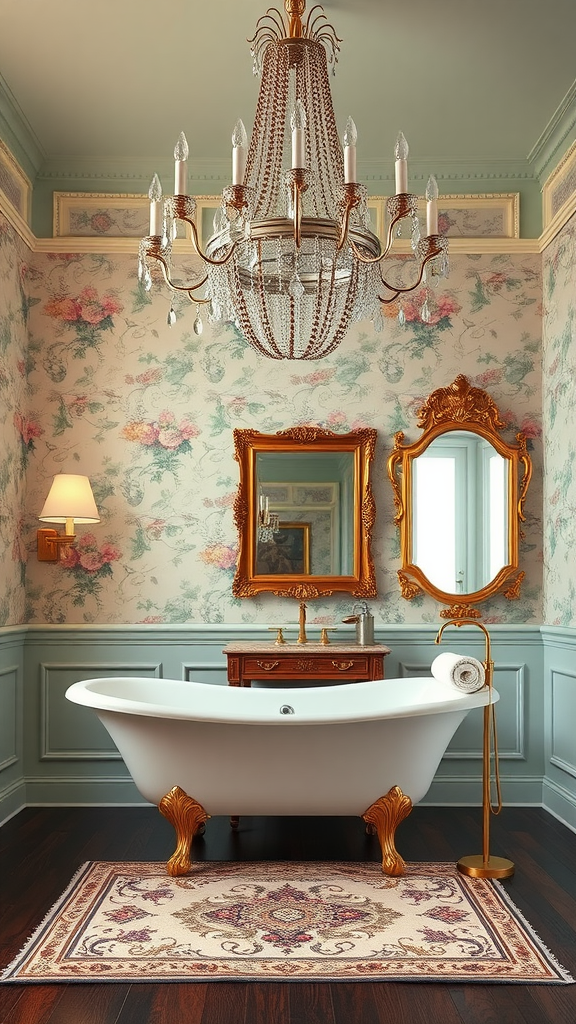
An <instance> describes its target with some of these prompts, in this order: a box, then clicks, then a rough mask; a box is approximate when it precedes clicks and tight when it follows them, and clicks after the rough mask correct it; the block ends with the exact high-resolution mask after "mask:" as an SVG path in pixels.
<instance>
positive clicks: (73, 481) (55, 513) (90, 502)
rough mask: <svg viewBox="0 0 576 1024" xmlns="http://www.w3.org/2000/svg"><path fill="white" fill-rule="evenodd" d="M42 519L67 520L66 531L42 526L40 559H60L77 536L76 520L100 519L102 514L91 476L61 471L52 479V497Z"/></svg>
mask: <svg viewBox="0 0 576 1024" xmlns="http://www.w3.org/2000/svg"><path fill="white" fill-rule="evenodd" d="M38 519H39V520H40V522H41V523H65V524H66V528H65V532H64V533H58V532H57V531H56V530H52V529H41V530H38V534H37V537H38V561H39V562H58V561H59V559H60V551H61V549H62V547H64V546H65V545H67V544H73V543H74V540H75V538H76V534H75V533H74V522H75V521H76V522H77V523H83V524H88V523H99V522H100V516H99V515H98V509H97V508H96V502H95V501H94V495H93V494H92V488H91V486H90V481H89V479H88V477H87V476H78V475H77V474H75V473H58V474H57V475H56V476H55V477H54V480H53V481H52V486H51V488H50V491H49V493H48V497H47V498H46V501H45V502H44V508H43V509H42V511H41V513H40V515H39V516H38Z"/></svg>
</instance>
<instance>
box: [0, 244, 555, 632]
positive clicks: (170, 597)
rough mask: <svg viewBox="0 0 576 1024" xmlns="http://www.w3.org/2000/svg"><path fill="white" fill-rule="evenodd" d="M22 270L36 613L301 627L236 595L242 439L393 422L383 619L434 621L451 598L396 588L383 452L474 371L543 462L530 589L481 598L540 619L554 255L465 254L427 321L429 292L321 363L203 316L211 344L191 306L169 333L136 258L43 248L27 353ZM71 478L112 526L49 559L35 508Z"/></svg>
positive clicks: (12, 612)
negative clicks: (544, 305) (547, 311)
mask: <svg viewBox="0 0 576 1024" xmlns="http://www.w3.org/2000/svg"><path fill="white" fill-rule="evenodd" d="M13 248H14V246H13ZM11 258H12V259H15V258H16V257H15V254H13V255H12V257H11ZM16 276H17V275H16V270H15V271H14V279H13V280H12V283H11V285H10V296H11V297H10V299H9V304H8V317H10V316H11V317H12V320H13V321H14V326H11V335H10V338H11V340H10V345H11V347H12V348H13V354H12V355H11V361H12V362H13V364H14V367H15V369H14V371H11V378H10V380H11V384H10V390H11V392H12V393H13V394H14V393H15V392H16V385H15V383H13V382H12V377H14V381H15V380H16V364H17V362H18V359H27V370H28V394H27V406H26V409H25V410H24V411H23V410H19V412H20V415H21V416H22V417H24V418H23V419H22V421H21V424H20V421H18V424H19V425H18V427H16V426H14V425H12V426H11V427H10V430H11V432H12V435H11V446H12V449H14V454H13V455H12V460H13V469H12V477H13V483H12V492H13V493H12V494H11V496H10V500H9V504H10V506H11V507H13V506H14V504H16V505H17V504H18V501H19V500H20V499H19V498H18V497H17V494H16V483H17V482H18V484H19V486H22V480H23V474H24V473H26V476H27V482H28V497H27V502H26V509H27V517H26V521H25V523H24V524H23V528H22V534H21V541H20V548H27V549H28V554H29V560H28V569H27V588H26V595H27V606H26V617H27V619H28V621H31V622H79V623H82V622H108V623H132V622H160V623H162V622H166V623H178V622H182V623H184V622H202V621H206V622H258V623H263V624H264V623H276V622H286V621H295V620H296V618H297V608H296V604H295V602H294V601H293V600H288V599H282V598H276V597H274V596H273V595H268V594H265V595H262V596H261V597H259V598H253V599H249V600H242V599H234V598H233V597H232V594H231V585H232V579H233V576H234V570H235V560H236V553H237V538H236V531H235V527H234V522H233V514H232V506H233V503H234V498H235V493H236V487H237V482H238V466H237V464H236V462H235V461H234V458H233V444H232V430H233V428H235V427H250V428H254V429H257V430H261V431H265V432H274V431H277V430H280V429H283V428H285V427H288V426H291V425H294V424H300V423H316V424H319V425H321V426H324V427H327V428H329V429H332V430H337V431H346V430H351V429H356V428H357V427H360V426H371V427H375V428H376V429H377V431H378V446H377V454H376V459H375V462H374V465H373V482H374V496H375V500H376V507H377V522H376V528H375V532H374V543H373V555H374V560H375V564H376V572H377V583H378V590H379V596H378V598H377V599H375V600H374V601H373V602H372V610H373V612H374V614H375V616H376V620H377V621H384V622H404V621H406V622H421V621H425V620H429V621H437V620H438V611H439V608H440V606H438V605H436V603H435V602H434V601H433V600H432V599H431V598H428V597H424V596H422V597H419V598H415V599H414V600H412V601H406V600H404V599H403V598H402V597H401V596H400V592H399V587H398V581H397V575H396V573H397V569H398V567H399V538H398V532H397V528H396V527H395V526H394V524H393V515H394V506H393V499H392V493H391V488H390V484H389V481H388V479H387V475H386V460H387V457H388V455H389V453H390V450H391V447H392V443H393V435H394V433H395V432H396V431H397V430H404V432H405V434H406V439H407V440H415V439H416V438H417V437H418V436H419V434H420V431H419V430H418V428H417V427H416V410H417V408H418V407H419V405H420V404H421V403H422V401H423V399H424V398H425V397H426V396H427V395H428V394H429V393H430V391H431V390H433V389H434V388H437V387H441V386H444V385H446V384H448V383H450V382H451V381H452V380H453V379H454V378H455V377H456V376H457V374H458V373H465V374H466V375H467V376H469V377H470V379H471V381H472V383H474V384H476V385H480V386H482V387H485V388H486V389H487V390H488V391H489V392H490V394H491V395H492V396H493V398H494V399H495V401H496V402H497V403H498V405H499V408H500V411H501V413H502V415H503V417H504V418H505V420H506V422H507V423H508V425H509V429H508V430H507V431H505V433H504V436H505V437H506V439H507V440H508V441H511V442H513V441H514V436H515V433H516V432H517V431H518V430H523V431H524V432H525V433H526V434H527V435H528V437H529V444H530V449H531V454H532V457H533V460H534V480H533V483H532V485H531V488H530V491H529V496H528V501H527V505H526V512H527V523H526V525H525V531H524V532H525V537H524V540H523V542H522V552H521V559H522V566H523V568H524V569H525V570H526V579H525V580H524V583H523V586H522V592H521V596H520V599H519V600H517V601H508V600H506V599H505V598H504V597H496V598H494V599H493V600H491V601H490V602H489V604H487V605H485V606H484V611H485V616H486V619H487V620H488V621H508V622H514V621H515V622H531V621H532V622H538V621H541V616H542V602H541V576H542V567H541V560H542V526H541V520H540V510H541V478H542V472H541V443H540V433H541V429H540V412H541V410H540V387H541V365H540V352H541V338H540V333H541V308H540V299H541V288H542V285H541V276H540V257H539V256H537V255H526V256H523V255H518V256H514V257H512V256H508V255H483V256H479V255H468V256H466V255H458V256H456V257H455V258H454V260H453V267H452V271H451V276H450V278H449V280H448V282H447V285H446V286H444V287H443V289H442V290H441V291H439V292H438V293H436V292H433V293H432V295H431V296H430V297H429V299H428V305H429V317H428V321H427V322H424V320H423V319H422V307H423V304H424V299H425V298H426V296H425V294H424V293H420V294H418V295H416V296H414V297H412V298H409V299H408V300H406V301H405V302H404V308H403V317H401V319H403V320H404V323H403V325H401V324H400V323H399V321H398V316H397V314H398V310H397V309H394V308H392V307H386V309H385V313H386V314H387V315H386V316H385V322H384V326H383V329H382V330H381V332H380V333H376V332H375V331H374V328H373V326H372V325H371V324H368V323H366V324H363V325H359V326H357V327H356V328H355V329H354V330H353V331H351V332H350V333H349V335H348V336H347V337H346V338H345V340H344V342H343V343H342V344H341V346H340V347H339V348H338V349H337V350H336V352H334V353H333V354H332V355H331V356H330V357H328V358H327V359H324V360H321V361H318V362H313V363H289V362H282V363H278V362H274V361H271V360H267V359H264V358H262V357H260V356H259V355H258V354H257V353H255V352H253V351H252V349H250V348H249V347H248V346H247V345H246V343H245V342H244V340H243V339H242V337H241V336H240V335H239V334H238V333H237V332H236V331H235V330H234V328H233V327H232V326H228V327H226V328H222V329H220V330H215V329H212V328H210V327H209V325H208V324H205V325H204V328H203V332H202V334H197V333H195V331H194V330H193V322H194V319H195V315H196V314H195V310H194V309H193V308H190V305H189V303H188V302H187V300H186V305H184V304H183V305H182V306H180V307H179V308H178V310H177V312H178V318H177V322H176V324H175V325H174V326H172V327H169V326H168V324H167V314H168V310H169V305H170V303H169V299H168V297H167V295H166V294H165V293H163V292H162V291H161V290H160V289H157V288H156V287H155V288H154V289H153V291H152V292H150V293H146V292H143V291H142V290H141V289H140V287H139V285H138V283H137V278H136V259H135V257H133V256H130V255H124V254H115V255H114V256H108V255H105V254H56V253H54V254H41V253H37V254H36V255H35V257H34V260H33V264H32V266H31V267H30V268H29V270H28V275H27V282H28V287H29V289H30V297H29V298H28V299H27V300H26V308H27V310H28V309H29V331H30V342H29V349H28V352H27V354H26V352H25V350H24V348H23V340H22V337H21V333H18V332H22V331H23V327H24V322H23V321H22V319H20V320H17V316H20V317H22V313H21V312H20V313H18V310H19V308H20V307H19V306H17V305H16V299H17V296H18V289H17V282H16ZM10 311H12V312H10ZM4 315H5V316H6V314H4ZM15 333H16V336H15ZM21 394H22V395H24V384H22V385H21ZM14 411H16V410H14ZM10 415H12V413H11V414H10ZM15 422H16V421H14V423H15ZM17 440H18V442H19V445H20V449H19V450H18V449H17V448H16V441H17ZM17 456H18V458H17ZM59 470H64V471H67V472H80V473H86V474H87V475H88V476H89V477H90V479H91V481H92V484H93V489H94V493H95V497H96V502H97V505H98V507H99V510H100V514H101V522H100V523H99V524H97V525H96V526H94V527H78V538H79V539H78V543H77V546H76V547H75V548H74V549H71V550H70V552H69V554H68V555H67V557H66V558H65V559H64V560H63V561H62V562H61V563H60V564H51V563H39V562H37V561H36V558H35V556H34V549H35V531H36V527H37V525H38V524H37V519H36V516H37V514H38V511H39V509H40V508H41V506H42V504H43V502H44V499H45V497H46V494H47V491H48V488H49V485H50V482H51V477H52V475H53V474H54V473H56V472H58V471H59ZM3 543H4V546H6V539H5V538H3ZM17 568H18V566H17ZM5 591H6V588H4V593H3V599H4V601H6V599H7V598H6V593H5ZM10 595H11V596H10V598H9V599H8V607H7V611H6V612H5V615H4V621H15V620H16V619H18V617H20V616H21V608H20V605H19V603H18V600H16V599H15V596H14V588H13V587H12V589H11V590H10ZM19 600H20V601H21V596H20V598H19ZM353 600H354V599H353V598H351V597H349V596H347V595H342V594H340V595H334V596H333V597H332V598H325V599H320V600H318V601H315V602H311V603H310V606H309V619H310V621H311V622H317V623H331V622H338V621H339V620H340V619H341V618H342V616H343V615H344V614H346V613H349V611H350V608H351V604H352V602H353Z"/></svg>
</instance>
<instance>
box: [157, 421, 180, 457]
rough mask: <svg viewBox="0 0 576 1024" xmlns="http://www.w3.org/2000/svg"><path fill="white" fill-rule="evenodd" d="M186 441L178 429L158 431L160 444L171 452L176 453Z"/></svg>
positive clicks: (171, 428)
mask: <svg viewBox="0 0 576 1024" xmlns="http://www.w3.org/2000/svg"><path fill="white" fill-rule="evenodd" d="M183 440H184V438H183V436H182V434H181V433H180V431H179V430H178V429H177V428H176V427H167V428H164V429H162V430H159V431H158V444H161V445H162V447H163V448H168V450H169V451H171V452H175V451H176V449H177V448H179V447H180V445H181V444H182V441H183Z"/></svg>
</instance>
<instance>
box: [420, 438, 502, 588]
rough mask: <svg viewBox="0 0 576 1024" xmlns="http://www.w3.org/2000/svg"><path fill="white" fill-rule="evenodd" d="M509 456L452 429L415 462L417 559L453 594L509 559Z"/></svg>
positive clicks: (481, 582) (478, 583) (484, 579)
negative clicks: (507, 457)
mask: <svg viewBox="0 0 576 1024" xmlns="http://www.w3.org/2000/svg"><path fill="white" fill-rule="evenodd" d="M507 466H508V460H506V459H504V458H502V456H501V455H499V453H498V452H497V451H496V450H495V449H494V448H493V446H492V445H491V444H490V443H489V442H488V441H486V440H485V439H484V438H483V437H481V436H479V435H477V434H473V433H471V432H468V431H464V430H463V431H448V432H447V433H446V434H441V435H440V436H439V437H437V438H435V439H434V441H433V442H432V443H431V444H430V445H429V446H428V448H427V449H426V450H425V451H424V452H423V453H422V454H421V455H419V456H418V458H416V459H415V460H414V463H413V496H414V509H413V536H412V559H413V563H414V564H415V565H417V566H419V568H420V569H421V570H422V572H423V573H424V574H425V575H426V576H427V578H428V579H429V580H430V582H431V583H432V584H433V585H434V586H436V587H438V589H440V590H443V591H444V592H445V593H448V594H471V593H474V592H475V591H477V590H480V589H481V588H482V587H484V586H486V584H488V583H489V582H490V581H491V580H493V579H494V577H495V576H496V575H497V574H498V572H499V571H500V569H502V567H503V566H505V565H507V564H508V532H507V500H508V485H507V479H508V478H507Z"/></svg>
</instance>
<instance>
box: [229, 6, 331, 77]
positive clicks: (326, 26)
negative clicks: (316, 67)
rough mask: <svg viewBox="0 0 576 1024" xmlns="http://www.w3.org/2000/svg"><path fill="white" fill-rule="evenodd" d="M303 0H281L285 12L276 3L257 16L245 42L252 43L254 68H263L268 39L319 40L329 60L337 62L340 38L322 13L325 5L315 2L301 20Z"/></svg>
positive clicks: (277, 42)
mask: <svg viewBox="0 0 576 1024" xmlns="http://www.w3.org/2000/svg"><path fill="white" fill-rule="evenodd" d="M305 10H306V0H284V13H283V12H282V11H279V10H278V8H277V7H269V8H268V10H267V11H266V14H264V15H262V17H261V18H259V19H258V22H257V24H256V32H255V33H254V35H253V37H252V39H249V40H248V42H249V43H251V44H252V56H253V58H254V71H255V73H258V72H259V71H260V70H261V69H262V61H263V54H264V50H265V49H266V47H267V46H268V44H269V43H276V44H280V43H283V44H287V43H288V44H289V43H293V41H294V40H298V41H300V42H305V43H306V42H307V43H317V44H322V45H323V46H324V47H325V49H326V51H327V55H328V60H329V63H330V64H332V65H333V66H335V65H336V64H337V63H338V53H339V51H340V43H341V42H342V40H341V39H339V38H338V36H337V35H336V32H335V30H334V27H333V26H332V25H331V24H330V23H329V21H328V20H327V18H326V15H325V14H324V8H323V7H322V6H321V5H320V4H315V6H314V7H312V8H311V10H310V11H309V12H308V17H307V18H306V20H305V21H304V20H303V15H304V12H305Z"/></svg>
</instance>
